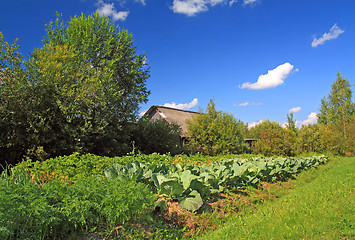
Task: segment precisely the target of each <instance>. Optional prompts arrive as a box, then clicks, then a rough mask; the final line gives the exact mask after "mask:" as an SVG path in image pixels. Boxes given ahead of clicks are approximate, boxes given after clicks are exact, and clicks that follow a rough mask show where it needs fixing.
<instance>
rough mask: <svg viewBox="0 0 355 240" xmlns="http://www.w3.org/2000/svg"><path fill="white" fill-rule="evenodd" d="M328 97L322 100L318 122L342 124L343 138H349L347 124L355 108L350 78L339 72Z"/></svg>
mask: <svg viewBox="0 0 355 240" xmlns="http://www.w3.org/2000/svg"><path fill="white" fill-rule="evenodd" d="M331 88H332V90H331V91H330V93H329V95H328V97H327V98H323V99H322V100H321V105H320V108H319V114H318V122H319V123H323V124H326V125H330V124H335V125H341V128H342V132H343V138H344V139H347V124H348V123H349V122H350V120H351V117H352V115H353V113H354V110H355V105H354V103H353V102H352V100H351V96H352V90H351V85H350V82H349V80H347V79H346V78H344V77H343V76H341V74H340V73H339V72H338V73H337V79H336V81H335V82H334V83H333V84H332V86H331Z"/></svg>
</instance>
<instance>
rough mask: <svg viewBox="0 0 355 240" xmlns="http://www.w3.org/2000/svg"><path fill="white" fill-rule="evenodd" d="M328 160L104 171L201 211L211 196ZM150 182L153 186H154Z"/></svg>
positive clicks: (231, 162) (258, 160)
mask: <svg viewBox="0 0 355 240" xmlns="http://www.w3.org/2000/svg"><path fill="white" fill-rule="evenodd" d="M326 161H327V158H326V157H325V156H318V157H310V158H253V159H250V160H247V159H239V158H236V159H225V160H222V161H217V162H214V163H213V164H212V165H211V166H208V165H194V164H183V165H180V164H171V165H165V164H154V163H151V164H143V163H140V162H138V161H135V162H133V163H127V164H126V165H121V164H117V163H115V164H113V165H112V167H107V168H106V169H105V176H106V177H108V178H121V179H122V178H126V177H128V178H130V179H134V180H136V181H138V182H145V183H148V184H150V185H151V186H153V187H155V189H156V192H157V194H158V195H164V196H166V197H168V198H171V199H177V200H179V204H180V206H181V207H183V208H186V209H188V210H191V211H196V210H198V209H199V208H200V207H201V206H202V205H203V200H206V199H207V198H208V197H209V196H210V195H211V194H215V193H220V192H221V191H223V190H224V188H228V187H243V186H248V185H255V184H257V183H258V182H259V181H269V182H272V181H275V180H283V179H286V178H289V177H291V176H292V175H294V174H296V173H298V172H300V171H301V170H304V169H308V168H310V167H313V166H318V165H319V164H321V163H324V162H326ZM151 183H154V185H152V184H151Z"/></svg>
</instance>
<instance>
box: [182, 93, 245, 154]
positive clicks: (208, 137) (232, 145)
mask: <svg viewBox="0 0 355 240" xmlns="http://www.w3.org/2000/svg"><path fill="white" fill-rule="evenodd" d="M186 123H187V126H188V132H187V139H188V141H189V147H190V149H191V150H195V151H198V152H201V153H203V154H206V155H218V154H239V153H243V152H245V151H246V144H245V143H244V141H243V137H242V129H243V125H244V124H243V123H242V122H241V121H237V120H236V119H235V118H234V117H233V115H232V114H228V113H224V112H218V111H217V110H216V108H215V104H214V102H213V100H210V103H209V104H208V106H207V111H206V113H205V114H199V115H198V116H196V117H195V118H194V119H192V120H187V121H186Z"/></svg>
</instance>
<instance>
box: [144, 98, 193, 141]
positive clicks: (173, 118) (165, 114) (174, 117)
mask: <svg viewBox="0 0 355 240" xmlns="http://www.w3.org/2000/svg"><path fill="white" fill-rule="evenodd" d="M198 114H199V113H198V112H193V111H187V110H181V109H176V108H170V107H164V106H156V105H153V106H151V107H150V108H149V109H148V111H147V112H146V113H145V114H144V115H143V117H148V118H149V120H151V119H153V120H154V119H161V120H165V121H167V122H168V123H170V124H171V123H176V124H178V125H179V126H180V127H181V130H182V137H183V136H185V134H186V132H187V124H186V120H187V119H192V118H194V117H196V116H197V115H198Z"/></svg>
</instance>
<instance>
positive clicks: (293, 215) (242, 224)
mask: <svg viewBox="0 0 355 240" xmlns="http://www.w3.org/2000/svg"><path fill="white" fill-rule="evenodd" d="M292 182H293V183H292V185H293V186H294V189H292V190H288V191H287V193H286V194H283V195H282V196H280V198H278V199H277V200H273V201H269V202H267V203H264V204H258V205H257V206H256V208H255V210H253V211H252V212H250V211H249V212H246V211H245V212H244V213H238V214H235V215H233V216H231V217H229V218H228V220H227V222H226V223H225V224H223V225H222V226H220V227H219V229H218V230H215V231H210V232H208V233H206V234H205V235H203V236H200V239H355V229H354V224H355V211H354V210H355V194H354V189H355V158H354V157H351V158H345V157H333V158H332V160H331V161H330V162H329V163H327V164H326V165H322V166H319V167H318V168H316V169H310V170H308V171H305V172H302V173H301V174H299V175H298V176H297V178H296V180H294V181H292Z"/></svg>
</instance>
